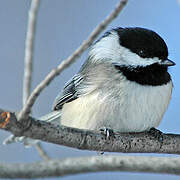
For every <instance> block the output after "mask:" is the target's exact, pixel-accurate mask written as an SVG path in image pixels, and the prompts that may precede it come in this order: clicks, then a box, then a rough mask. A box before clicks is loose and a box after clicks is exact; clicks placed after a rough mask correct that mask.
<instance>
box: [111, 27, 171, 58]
mask: <svg viewBox="0 0 180 180" xmlns="http://www.w3.org/2000/svg"><path fill="white" fill-rule="evenodd" d="M113 30H114V31H116V32H117V33H118V35H119V43H120V44H121V45H122V46H123V47H126V48H128V49H129V50H130V51H132V52H134V53H136V54H138V55H139V56H140V57H142V58H154V57H158V58H159V59H161V60H166V59H167V57H168V48H167V45H166V43H165V42H164V40H163V39H162V38H161V37H160V36H159V35H158V34H157V33H156V32H154V31H151V30H148V29H145V28H140V27H135V28H116V29H113Z"/></svg>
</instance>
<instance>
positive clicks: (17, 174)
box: [0, 156, 180, 178]
mask: <svg viewBox="0 0 180 180" xmlns="http://www.w3.org/2000/svg"><path fill="white" fill-rule="evenodd" d="M179 167H180V158H168V157H142V156H137V157H132V156H92V157H81V158H67V159H61V160H50V161H48V162H35V163H31V164H23V163H22V164H5V163H0V177H1V178H43V177H55V176H56V177H57V176H66V175H72V174H79V173H88V172H102V171H123V172H124V171H126V172H146V173H147V172H151V173H163V174H176V175H180V168H179Z"/></svg>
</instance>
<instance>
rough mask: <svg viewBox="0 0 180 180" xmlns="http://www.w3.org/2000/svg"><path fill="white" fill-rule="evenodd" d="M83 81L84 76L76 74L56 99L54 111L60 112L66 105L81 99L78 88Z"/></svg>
mask: <svg viewBox="0 0 180 180" xmlns="http://www.w3.org/2000/svg"><path fill="white" fill-rule="evenodd" d="M82 81H83V76H82V75H81V74H76V75H75V76H74V77H73V78H72V79H71V80H70V81H68V82H67V84H66V85H65V86H64V88H63V90H62V91H61V92H60V94H58V96H57V97H56V99H55V101H54V104H53V110H60V109H62V106H63V105H64V104H65V103H68V102H71V101H73V100H75V99H77V98H78V97H79V95H80V94H79V93H78V91H77V87H78V86H79V85H80V84H81V82H82Z"/></svg>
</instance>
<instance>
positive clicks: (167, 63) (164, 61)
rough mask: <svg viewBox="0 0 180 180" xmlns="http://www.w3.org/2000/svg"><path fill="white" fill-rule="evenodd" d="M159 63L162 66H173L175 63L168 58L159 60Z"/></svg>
mask: <svg viewBox="0 0 180 180" xmlns="http://www.w3.org/2000/svg"><path fill="white" fill-rule="evenodd" d="M159 64H160V65H163V66H174V65H176V63H175V62H173V61H171V60H170V59H166V60H163V61H161V62H159Z"/></svg>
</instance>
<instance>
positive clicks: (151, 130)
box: [148, 127, 163, 143]
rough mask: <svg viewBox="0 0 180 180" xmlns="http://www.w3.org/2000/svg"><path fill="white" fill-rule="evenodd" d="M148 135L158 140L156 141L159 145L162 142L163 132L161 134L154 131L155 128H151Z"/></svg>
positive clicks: (158, 131)
mask: <svg viewBox="0 0 180 180" xmlns="http://www.w3.org/2000/svg"><path fill="white" fill-rule="evenodd" d="M148 133H150V134H151V135H152V136H153V137H155V138H156V139H158V141H159V142H160V143H162V142H163V132H161V131H160V130H158V129H156V128H154V127H153V128H151V129H150V130H149V131H148Z"/></svg>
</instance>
